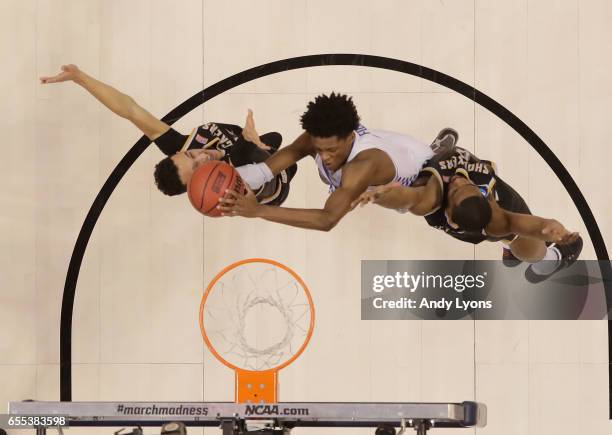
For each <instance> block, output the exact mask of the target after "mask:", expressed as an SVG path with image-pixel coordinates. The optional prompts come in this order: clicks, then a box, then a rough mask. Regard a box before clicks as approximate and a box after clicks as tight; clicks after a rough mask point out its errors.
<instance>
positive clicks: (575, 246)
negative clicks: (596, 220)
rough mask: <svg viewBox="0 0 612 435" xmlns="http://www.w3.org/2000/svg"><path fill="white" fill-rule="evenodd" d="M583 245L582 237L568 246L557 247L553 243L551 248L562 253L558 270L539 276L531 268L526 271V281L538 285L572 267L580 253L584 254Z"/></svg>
mask: <svg viewBox="0 0 612 435" xmlns="http://www.w3.org/2000/svg"><path fill="white" fill-rule="evenodd" d="M582 245H583V242H582V237H578V238H577V239H576V240H574V241H573V242H571V243H568V244H566V245H557V244H555V243H553V244H552V245H551V246H553V247H555V248H557V250H558V251H559V252H560V253H561V259H560V260H559V265H558V266H557V268H556V269H555V270H553V271H552V272H551V273H549V274H547V275H539V274H537V273H535V272H534V271H533V269H532V266H529V267H528V268H527V269H525V279H527V281H529V282H530V283H532V284H537V283H539V282H542V281H544V280H547V279H548V278H550V277H551V276H553V275H554V274H555V273H557V272H559V271H560V270H561V269H565V268H566V267H570V266H571V265H572V264H574V263H575V262H576V260H578V257H579V256H580V252H582Z"/></svg>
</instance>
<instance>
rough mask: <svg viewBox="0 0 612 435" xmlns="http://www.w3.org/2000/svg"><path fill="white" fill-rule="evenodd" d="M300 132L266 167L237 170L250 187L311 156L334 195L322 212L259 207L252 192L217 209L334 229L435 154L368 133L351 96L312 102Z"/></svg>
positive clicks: (397, 137)
mask: <svg viewBox="0 0 612 435" xmlns="http://www.w3.org/2000/svg"><path fill="white" fill-rule="evenodd" d="M301 123H302V127H303V128H304V130H305V131H304V133H302V134H301V135H300V136H299V137H298V138H297V139H296V140H295V141H294V142H293V143H292V144H291V145H289V146H287V147H285V148H281V149H280V150H279V151H278V152H277V153H275V154H274V155H273V156H272V157H270V158H268V159H267V160H266V161H265V162H264V163H258V164H252V165H245V166H241V167H238V168H237V169H238V171H239V172H240V175H241V176H242V178H243V179H244V181H245V182H246V183H247V184H248V185H249V186H250V188H251V189H257V188H258V187H259V186H260V185H262V184H263V183H265V182H266V181H267V180H269V179H272V177H274V176H275V175H276V174H278V173H279V172H280V171H282V170H284V169H286V168H288V167H289V166H291V165H293V164H294V163H295V162H297V161H299V160H301V159H303V158H305V157H307V156H311V157H313V158H314V159H315V161H316V164H317V166H318V168H319V175H320V176H321V179H322V180H323V181H324V182H325V183H327V184H329V186H330V192H331V194H330V196H329V198H328V199H327V201H326V202H325V205H324V207H323V208H321V209H297V208H283V207H275V206H266V205H261V204H258V203H257V201H256V200H255V197H254V195H253V194H252V193H251V192H249V193H247V194H246V195H241V194H239V193H237V192H232V191H230V192H228V193H227V194H226V196H225V197H224V198H222V199H221V201H220V202H221V204H220V206H219V208H220V209H221V211H222V213H223V214H224V215H225V216H244V217H259V218H262V219H265V220H268V221H272V222H278V223H282V224H286V225H291V226H295V227H300V228H308V229H314V230H321V231H329V230H331V229H332V228H333V227H334V226H335V225H336V224H337V223H338V222H339V221H340V220H341V219H342V217H343V216H344V215H345V214H346V213H348V212H349V211H350V209H351V203H352V202H353V201H354V200H355V199H357V198H358V197H359V195H361V194H362V193H363V192H365V191H366V190H367V189H368V188H369V187H373V186H379V185H384V184H387V183H390V182H393V181H396V182H399V183H401V184H402V185H404V186H409V185H410V183H411V182H412V181H413V180H414V179H415V178H416V176H417V175H418V174H419V172H420V170H421V168H422V167H423V165H424V163H425V162H426V161H427V160H428V159H429V158H431V157H432V156H433V151H432V149H431V147H430V146H429V145H427V144H425V143H422V142H419V141H417V140H416V139H413V138H411V137H410V136H406V135H402V134H397V133H391V132H386V131H379V130H367V129H366V128H364V127H362V126H361V125H360V124H359V115H358V114H357V109H356V108H355V105H354V104H353V101H352V99H351V98H350V97H348V96H346V95H340V94H335V93H332V94H331V95H329V96H328V95H319V96H318V97H316V98H315V100H314V101H311V102H310V103H308V107H307V110H306V112H304V114H303V115H302V117H301Z"/></svg>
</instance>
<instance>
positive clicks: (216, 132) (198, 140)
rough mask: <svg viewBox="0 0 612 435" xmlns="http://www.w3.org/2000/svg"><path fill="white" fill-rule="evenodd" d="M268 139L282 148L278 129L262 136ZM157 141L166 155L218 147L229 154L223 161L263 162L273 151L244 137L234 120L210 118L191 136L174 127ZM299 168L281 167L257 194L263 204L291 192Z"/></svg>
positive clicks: (279, 201) (274, 202) (235, 163)
mask: <svg viewBox="0 0 612 435" xmlns="http://www.w3.org/2000/svg"><path fill="white" fill-rule="evenodd" d="M262 139H265V143H266V144H267V145H269V146H270V147H271V148H272V149H271V152H275V151H276V150H278V148H279V146H280V142H281V140H282V138H281V136H280V134H278V133H268V134H265V135H264V136H262ZM155 143H156V145H157V146H158V147H159V149H160V150H161V151H162V152H163V153H164V154H166V155H168V156H171V155H173V154H175V153H177V152H179V151H185V150H188V149H210V150H213V149H216V150H219V151H223V152H224V153H225V154H224V156H223V157H222V158H221V160H222V161H224V162H226V163H229V164H230V165H232V166H234V167H236V166H242V165H247V164H250V163H261V162H264V161H265V160H266V159H267V158H268V157H270V152H268V151H266V150H263V149H261V148H259V147H258V146H257V145H255V144H254V143H252V142H249V141H247V140H246V139H244V138H243V137H242V128H241V127H239V126H237V125H233V124H222V123H219V122H209V123H206V124H203V125H200V126H199V127H196V128H194V129H193V130H192V131H191V134H190V135H189V136H185V135H182V134H180V133H178V132H177V131H176V130H174V129H172V128H171V129H170V130H168V131H167V132H166V133H164V134H163V135H162V136H160V137H159V138H157V139H156V140H155ZM296 171H297V165H292V166H291V167H289V168H287V169H286V170H283V171H281V173H280V174H278V175H277V176H276V177H275V178H274V179H273V180H272V181H269V182H267V183H265V184H264V185H263V186H262V187H261V188H259V189H258V190H257V191H256V192H255V195H256V196H257V199H258V201H259V202H260V203H261V204H270V205H280V204H282V203H283V202H284V201H285V199H286V198H287V195H288V194H289V183H290V181H291V179H292V178H293V176H294V175H295V173H296Z"/></svg>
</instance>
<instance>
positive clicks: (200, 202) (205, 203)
mask: <svg viewBox="0 0 612 435" xmlns="http://www.w3.org/2000/svg"><path fill="white" fill-rule="evenodd" d="M227 189H231V190H235V191H237V192H244V191H245V186H244V182H243V181H242V178H240V175H239V174H238V171H236V169H234V167H233V166H231V165H228V164H227V163H224V162H220V161H219V160H213V161H210V162H206V163H204V164H203V165H202V166H200V167H199V168H197V169H196V170H195V171H194V173H193V175H192V176H191V180H189V185H188V186H187V194H188V195H189V201H191V205H193V206H194V207H195V209H196V210H198V211H199V212H200V213H202V214H203V215H206V216H210V217H219V216H221V211H220V210H219V209H218V208H217V206H218V205H219V198H221V197H223V195H225V191H226V190H227Z"/></svg>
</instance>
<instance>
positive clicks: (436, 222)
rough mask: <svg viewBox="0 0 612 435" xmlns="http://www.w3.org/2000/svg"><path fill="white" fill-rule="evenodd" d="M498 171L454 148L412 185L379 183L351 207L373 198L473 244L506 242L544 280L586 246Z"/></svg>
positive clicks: (532, 277)
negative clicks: (536, 212)
mask: <svg viewBox="0 0 612 435" xmlns="http://www.w3.org/2000/svg"><path fill="white" fill-rule="evenodd" d="M496 172H497V170H496V167H495V164H494V163H493V162H491V161H488V160H480V159H479V158H477V157H476V156H474V155H473V154H472V153H470V152H469V151H467V150H465V149H463V148H460V147H455V149H454V150H452V151H450V152H447V153H441V154H436V155H435V156H434V157H433V158H432V159H431V160H430V161H429V162H428V163H427V164H426V165H425V167H424V168H423V170H422V171H421V173H420V174H419V176H418V178H417V180H415V182H414V183H413V184H412V186H411V187H402V186H399V185H397V184H390V185H386V186H380V187H378V188H376V189H374V190H372V191H369V192H366V193H364V194H363V195H362V196H361V197H360V198H359V200H357V201H355V202H354V203H353V204H352V205H353V207H355V206H357V205H358V204H361V205H365V204H367V203H368V202H373V203H375V204H378V205H381V206H383V207H387V208H393V209H397V210H400V211H404V212H406V211H409V212H411V213H413V214H416V215H418V216H424V217H425V220H426V221H427V223H428V224H429V225H430V226H432V227H434V228H437V229H440V230H442V231H445V232H446V233H447V234H449V235H450V236H452V237H454V238H456V239H458V240H462V241H464V242H468V243H473V244H477V243H480V242H482V241H484V240H488V241H493V242H495V241H502V242H504V243H505V244H506V246H507V247H508V248H507V249H509V250H510V251H511V252H512V254H513V256H514V257H515V258H516V259H518V262H520V260H522V261H526V262H529V263H532V264H531V266H530V267H529V268H527V270H526V272H525V275H526V277H527V279H528V280H529V281H530V282H539V281H542V280H544V279H546V278H548V277H549V276H551V275H552V274H553V273H555V272H557V271H558V270H560V269H562V268H563V267H566V266H569V265H570V264H572V263H573V262H574V261H576V260H577V259H578V256H579V255H580V251H581V250H582V238H581V237H580V236H579V235H578V233H575V232H570V231H568V230H567V229H566V228H565V227H564V226H563V225H562V224H561V223H559V222H558V221H556V220H554V219H544V218H541V217H538V216H533V215H531V212H530V211H529V208H528V207H527V204H526V203H525V201H524V200H523V198H521V196H520V195H519V194H518V193H517V192H516V191H515V190H514V189H513V188H512V187H510V186H509V185H508V184H506V183H505V182H504V181H503V180H502V179H500V178H499V176H498V175H497V173H496ZM546 242H552V244H551V245H549V246H547V244H546ZM549 260H553V261H549Z"/></svg>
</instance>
